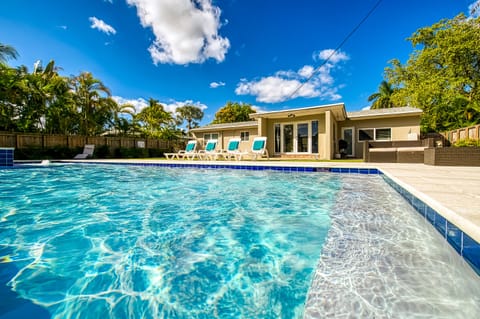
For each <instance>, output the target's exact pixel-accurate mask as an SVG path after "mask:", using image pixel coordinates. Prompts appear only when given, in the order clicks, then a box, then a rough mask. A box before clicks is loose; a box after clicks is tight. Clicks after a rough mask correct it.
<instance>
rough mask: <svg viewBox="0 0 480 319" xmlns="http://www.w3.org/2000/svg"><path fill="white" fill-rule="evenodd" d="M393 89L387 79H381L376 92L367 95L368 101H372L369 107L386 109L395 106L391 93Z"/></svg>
mask: <svg viewBox="0 0 480 319" xmlns="http://www.w3.org/2000/svg"><path fill="white" fill-rule="evenodd" d="M393 92H395V89H394V88H393V87H392V85H391V84H390V83H388V82H387V81H382V82H381V83H380V86H379V87H378V92H377V93H373V94H372V95H370V96H369V97H368V101H369V102H371V101H373V103H372V106H371V109H387V108H392V107H395V105H394V104H393V102H392V99H391V98H392V94H393Z"/></svg>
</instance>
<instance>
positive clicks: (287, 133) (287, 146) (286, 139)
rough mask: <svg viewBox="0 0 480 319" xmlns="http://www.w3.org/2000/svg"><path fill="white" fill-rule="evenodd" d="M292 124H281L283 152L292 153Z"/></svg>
mask: <svg viewBox="0 0 480 319" xmlns="http://www.w3.org/2000/svg"><path fill="white" fill-rule="evenodd" d="M293 145H294V143H293V124H285V125H283V153H292V152H294V150H293Z"/></svg>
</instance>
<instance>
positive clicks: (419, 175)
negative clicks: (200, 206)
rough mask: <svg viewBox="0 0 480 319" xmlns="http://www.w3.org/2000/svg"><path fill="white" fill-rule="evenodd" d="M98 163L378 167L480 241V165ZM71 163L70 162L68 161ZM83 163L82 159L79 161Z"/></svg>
mask: <svg viewBox="0 0 480 319" xmlns="http://www.w3.org/2000/svg"><path fill="white" fill-rule="evenodd" d="M92 161H94V162H99V163H149V164H155V163H158V164H160V163H161V164H179V163H181V164H221V165H249V166H255V165H260V166H283V167H287V166H288V167H296V166H300V167H327V168H330V167H340V168H377V169H379V170H381V171H382V172H383V173H384V174H385V175H386V176H388V177H390V178H391V179H392V180H393V181H395V182H396V183H397V184H399V185H400V186H402V187H403V188H404V189H406V190H408V191H409V192H410V193H411V194H413V195H415V196H416V197H417V198H418V199H420V200H422V201H424V202H425V203H426V204H428V205H429V206H430V207H431V208H433V209H435V210H436V211H437V212H438V213H439V214H440V215H442V216H443V217H445V218H446V219H448V220H449V221H450V222H451V223H453V224H455V225H456V226H457V227H459V228H460V229H461V230H463V231H464V232H465V233H466V234H468V235H469V236H470V237H471V238H473V239H475V240H476V241H477V242H478V243H480V168H479V167H466V166H429V165H424V164H397V163H362V162H318V161H312V162H308V161H305V162H303V161H291V162H289V161H278V160H276V161H265V160H261V161H244V162H229V161H214V162H212V161H188V160H147V159H144V160H137V159H135V160H133V159H131V160H130V159H129V160H85V162H92ZM69 162H71V161H69ZM76 162H83V161H76Z"/></svg>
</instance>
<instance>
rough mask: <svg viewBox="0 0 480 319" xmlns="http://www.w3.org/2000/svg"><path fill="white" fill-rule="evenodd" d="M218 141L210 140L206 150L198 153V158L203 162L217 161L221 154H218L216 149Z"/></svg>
mask: <svg viewBox="0 0 480 319" xmlns="http://www.w3.org/2000/svg"><path fill="white" fill-rule="evenodd" d="M217 142H218V140H208V141H207V145H205V149H204V150H200V151H198V153H197V156H198V158H199V159H201V160H207V159H211V160H216V159H217V158H218V156H219V155H220V154H221V153H218V152H217V151H216V150H215V149H216V148H217Z"/></svg>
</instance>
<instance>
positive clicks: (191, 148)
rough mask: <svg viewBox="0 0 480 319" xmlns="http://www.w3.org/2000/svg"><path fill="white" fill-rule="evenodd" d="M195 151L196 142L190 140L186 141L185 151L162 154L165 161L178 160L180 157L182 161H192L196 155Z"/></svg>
mask: <svg viewBox="0 0 480 319" xmlns="http://www.w3.org/2000/svg"><path fill="white" fill-rule="evenodd" d="M196 149H197V141H196V140H192V141H188V143H187V146H185V150H180V151H178V152H177V153H164V154H163V155H165V157H166V158H167V159H175V158H176V159H180V157H181V158H183V159H185V158H187V159H194V158H195V156H196V155H197V151H196Z"/></svg>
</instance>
